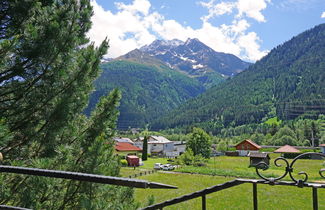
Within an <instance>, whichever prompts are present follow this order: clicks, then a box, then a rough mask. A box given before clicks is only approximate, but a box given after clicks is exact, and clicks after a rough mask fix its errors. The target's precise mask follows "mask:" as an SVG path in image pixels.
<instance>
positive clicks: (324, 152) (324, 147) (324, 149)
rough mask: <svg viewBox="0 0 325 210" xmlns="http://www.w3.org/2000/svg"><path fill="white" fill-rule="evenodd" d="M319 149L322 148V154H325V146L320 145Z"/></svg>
mask: <svg viewBox="0 0 325 210" xmlns="http://www.w3.org/2000/svg"><path fill="white" fill-rule="evenodd" d="M319 147H320V151H321V153H323V154H325V144H320V145H319Z"/></svg>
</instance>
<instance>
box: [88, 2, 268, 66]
mask: <svg viewBox="0 0 325 210" xmlns="http://www.w3.org/2000/svg"><path fill="white" fill-rule="evenodd" d="M242 1H243V0H238V1H237V2H221V3H217V4H216V3H215V1H214V0H211V1H209V2H207V3H205V2H200V5H202V6H203V7H205V8H207V9H208V13H209V14H208V15H207V16H204V17H202V18H201V19H202V25H201V27H200V28H198V29H193V28H192V27H189V26H184V25H182V24H181V23H179V22H177V21H176V20H172V19H166V18H165V17H164V16H162V15H161V14H159V13H158V12H156V11H151V10H152V8H151V4H150V2H149V0H133V2H132V3H131V4H128V5H126V4H124V3H115V5H116V7H117V9H118V11H117V12H116V13H112V12H111V11H105V10H104V9H103V8H102V7H101V6H100V5H98V4H97V2H96V1H95V0H92V5H93V9H94V16H93V17H92V22H93V26H92V28H91V30H90V31H89V33H88V36H89V37H90V39H91V40H92V41H94V42H95V43H96V45H99V44H100V43H101V41H102V40H104V38H105V37H108V38H109V40H110V48H109V50H108V54H107V57H117V56H120V55H122V54H125V53H127V52H129V51H131V50H133V49H135V48H139V47H141V46H143V45H146V44H150V43H151V42H153V41H154V40H155V39H157V38H163V39H175V38H176V39H180V40H183V41H185V40H186V39H187V38H198V39H199V40H201V41H202V42H203V43H205V44H206V45H208V46H210V47H211V48H213V49H214V50H216V51H218V52H225V53H232V54H234V55H236V56H239V57H240V58H242V59H245V60H249V61H255V60H258V59H260V58H261V57H262V56H264V55H265V54H266V53H267V52H266V51H262V50H260V42H261V40H260V38H259V37H258V35H257V34H256V33H255V32H248V29H249V28H250V23H249V22H248V21H247V20H246V19H245V17H250V18H253V19H254V20H256V21H259V22H263V21H265V18H264V16H263V15H262V13H261V11H262V10H263V9H265V7H266V4H263V2H264V3H265V2H266V1H264V0H245V1H246V2H248V3H242ZM252 1H254V2H255V4H254V5H252ZM257 1H259V2H260V3H256V2H257ZM249 2H250V3H249ZM235 8H237V10H238V13H236V14H235V16H234V20H233V22H232V23H231V24H228V25H226V24H222V25H220V26H215V25H213V24H212V23H211V22H209V19H210V18H213V17H215V16H219V15H225V14H230V13H232V12H233V11H234V9H235Z"/></svg>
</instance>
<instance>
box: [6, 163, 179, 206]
mask: <svg viewBox="0 0 325 210" xmlns="http://www.w3.org/2000/svg"><path fill="white" fill-rule="evenodd" d="M0 172H4V173H15V174H25V175H33V176H44V177H51V178H61V179H69V180H77V181H85V182H92V183H100V184H110V185H119V186H127V187H134V188H156V189H176V188H177V187H175V186H172V185H167V184H161V183H157V182H148V181H145V180H139V179H128V178H122V177H113V176H102V175H96V174H86V173H78V172H68V171H57V170H47V169H38V168H26V167H17V166H5V165H0ZM0 209H25V208H20V207H13V206H6V205H0Z"/></svg>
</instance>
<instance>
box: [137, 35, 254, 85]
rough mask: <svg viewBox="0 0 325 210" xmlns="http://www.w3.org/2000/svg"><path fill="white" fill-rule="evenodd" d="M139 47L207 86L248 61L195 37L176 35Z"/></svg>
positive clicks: (245, 65) (245, 64)
mask: <svg viewBox="0 0 325 210" xmlns="http://www.w3.org/2000/svg"><path fill="white" fill-rule="evenodd" d="M140 51H142V52H144V53H147V54H149V55H150V56H154V57H155V58H157V59H159V60H161V61H163V62H164V63H166V64H167V65H168V66H169V67H171V68H173V69H176V70H178V71H180V72H183V73H185V74H187V75H189V76H191V77H194V78H196V79H197V80H198V81H200V82H201V83H202V84H204V85H205V86H206V87H211V86H213V85H215V84H217V83H219V82H220V81H221V80H223V79H224V78H227V77H230V76H233V75H235V74H237V73H239V72H241V71H243V70H244V69H246V68H247V67H248V66H249V65H250V63H247V62H245V61H242V60H240V59H239V58H238V57H236V56H234V55H232V54H226V53H220V52H216V51H214V50H213V49H211V48H210V47H208V46H207V45H205V44H203V43H202V42H200V41H199V40H198V39H188V40H187V41H186V42H182V41H180V40H176V39H174V40H170V41H165V40H156V41H154V42H153V43H151V44H150V45H146V46H144V47H142V48H140Z"/></svg>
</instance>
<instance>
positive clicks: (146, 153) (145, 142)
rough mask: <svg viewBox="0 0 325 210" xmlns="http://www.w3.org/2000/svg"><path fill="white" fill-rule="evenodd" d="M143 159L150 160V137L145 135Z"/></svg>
mask: <svg viewBox="0 0 325 210" xmlns="http://www.w3.org/2000/svg"><path fill="white" fill-rule="evenodd" d="M142 160H148V137H147V136H145V137H144V139H143V147H142Z"/></svg>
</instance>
